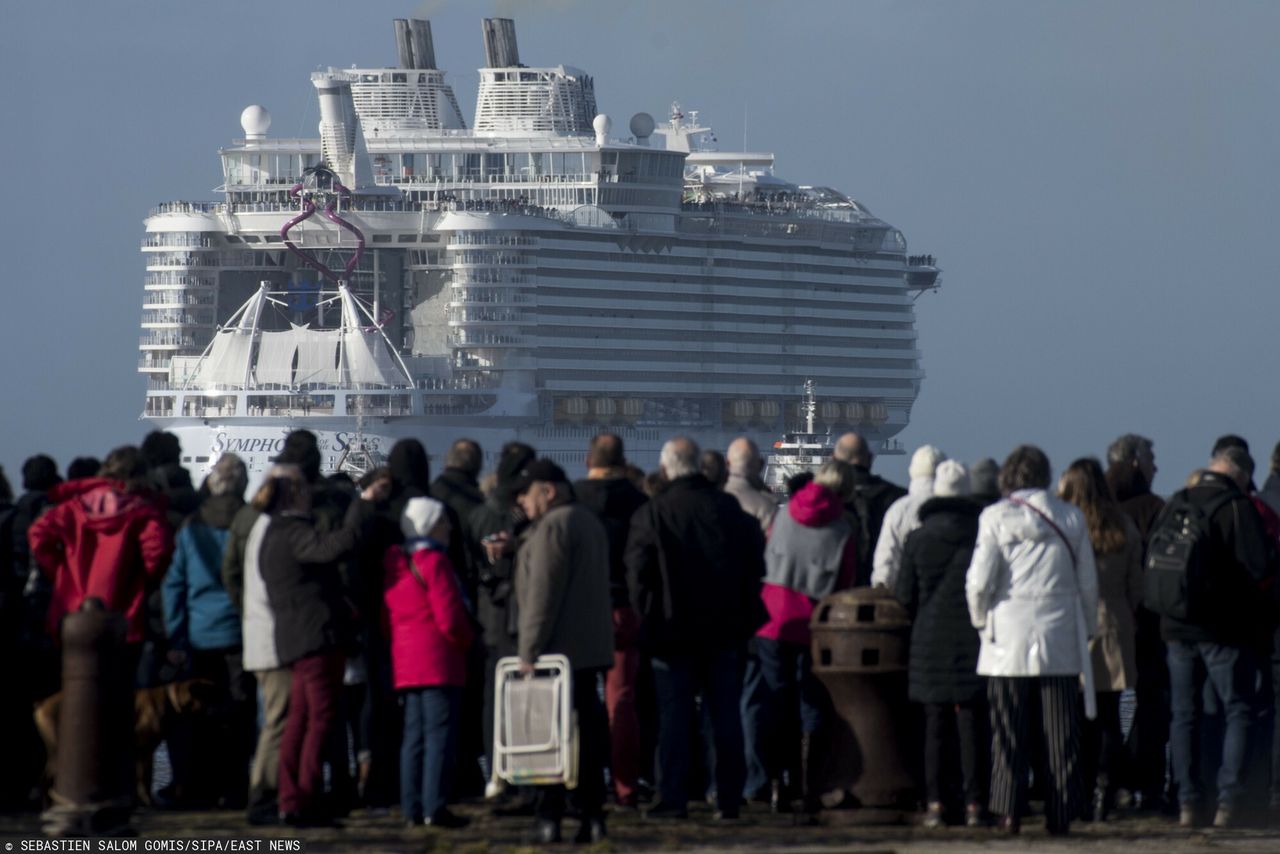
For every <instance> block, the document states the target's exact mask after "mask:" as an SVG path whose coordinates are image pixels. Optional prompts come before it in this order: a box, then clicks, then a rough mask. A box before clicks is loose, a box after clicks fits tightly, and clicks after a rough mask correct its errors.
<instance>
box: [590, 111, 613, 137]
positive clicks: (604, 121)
mask: <svg viewBox="0 0 1280 854" xmlns="http://www.w3.org/2000/svg"><path fill="white" fill-rule="evenodd" d="M591 127H593V128H595V131H596V145H604V142H605V138H606V137H607V136H609V129H610V128H611V127H613V119H611V118H609V117H608V116H606V115H605V114H604V113H601V114H600V115H598V116H596V117H595V120H594V121H592V122H591Z"/></svg>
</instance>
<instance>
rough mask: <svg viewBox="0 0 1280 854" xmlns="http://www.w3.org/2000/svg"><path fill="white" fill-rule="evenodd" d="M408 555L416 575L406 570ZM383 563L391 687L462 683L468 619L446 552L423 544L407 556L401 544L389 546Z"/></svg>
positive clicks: (467, 642)
mask: <svg viewBox="0 0 1280 854" xmlns="http://www.w3.org/2000/svg"><path fill="white" fill-rule="evenodd" d="M410 559H412V560H413V565H414V566H415V567H416V568H417V570H418V575H420V576H422V578H421V580H419V579H418V578H417V577H416V576H415V575H414V573H413V571H412V569H410V567H409V560H410ZM383 568H384V569H385V570H386V572H385V574H384V577H383V601H384V602H385V603H386V616H387V625H388V630H389V634H390V638H391V673H392V678H393V681H394V683H395V687H396V688H425V687H430V686H432V685H464V684H466V681H467V647H468V646H470V645H471V638H472V629H471V619H470V617H469V616H468V615H467V607H466V605H465V604H464V601H463V598H462V589H461V587H460V586H459V584H458V577H457V574H456V573H454V571H453V564H452V563H450V562H449V556H448V555H447V554H445V553H444V552H443V551H440V550H438V549H432V548H423V549H418V550H417V551H415V552H414V553H413V555H412V557H411V558H409V557H406V556H405V553H404V550H403V549H402V548H401V547H400V546H392V547H391V548H389V549H387V555H386V558H385V560H384V561H383Z"/></svg>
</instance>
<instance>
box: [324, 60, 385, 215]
mask: <svg viewBox="0 0 1280 854" xmlns="http://www.w3.org/2000/svg"><path fill="white" fill-rule="evenodd" d="M311 83H312V85H314V86H315V87H316V94H317V95H318V96H319V98H320V154H321V156H322V157H323V158H324V164H325V166H327V167H329V168H330V169H331V170H333V172H334V173H335V174H336V175H337V176H338V180H340V181H341V182H342V183H343V184H345V185H346V186H348V187H350V188H351V189H353V190H362V189H365V188H371V187H373V169H372V167H371V166H370V164H369V154H368V152H367V151H366V150H365V147H364V134H363V133H362V132H361V131H360V119H359V118H358V117H357V116H356V107H355V102H354V101H353V100H352V98H351V78H350V77H349V76H348V75H347V74H344V73H343V72H341V71H332V70H330V71H317V72H316V73H315V74H312V75H311Z"/></svg>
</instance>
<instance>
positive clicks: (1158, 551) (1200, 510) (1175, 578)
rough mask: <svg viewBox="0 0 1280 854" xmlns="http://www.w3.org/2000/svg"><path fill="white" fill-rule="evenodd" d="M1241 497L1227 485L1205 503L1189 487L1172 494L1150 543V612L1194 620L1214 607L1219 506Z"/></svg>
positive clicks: (1146, 582) (1146, 579)
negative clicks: (1212, 555)
mask: <svg viewBox="0 0 1280 854" xmlns="http://www.w3.org/2000/svg"><path fill="white" fill-rule="evenodd" d="M1237 497H1239V493H1236V492H1233V491H1231V490H1223V494H1221V495H1218V496H1215V497H1214V498H1213V499H1212V500H1211V501H1209V502H1208V503H1207V504H1203V505H1201V504H1197V503H1195V502H1193V501H1192V500H1191V497H1190V494H1189V493H1188V492H1187V490H1185V489H1184V490H1181V491H1180V492H1177V493H1176V494H1174V496H1173V497H1172V498H1170V499H1169V503H1168V504H1166V505H1165V508H1164V510H1163V511H1162V512H1161V513H1160V517H1159V518H1158V519H1157V520H1156V524H1155V528H1154V529H1153V530H1152V532H1151V541H1150V543H1149V544H1148V546H1147V571H1146V573H1145V575H1144V576H1143V582H1142V583H1143V597H1142V598H1143V604H1144V605H1146V607H1147V610H1148V611H1151V612H1152V613H1154V614H1158V615H1160V616H1161V617H1169V618H1171V619H1174V620H1179V621H1181V622H1187V623H1193V624H1194V623H1199V622H1202V621H1203V620H1204V619H1205V617H1206V616H1207V615H1208V614H1209V613H1210V612H1211V611H1212V605H1213V595H1214V590H1213V587H1214V585H1213V580H1212V577H1211V570H1210V567H1209V543H1210V540H1211V539H1212V537H1213V530H1212V528H1211V520H1212V519H1213V514H1215V513H1217V512H1218V509H1219V508H1221V507H1223V506H1224V505H1226V504H1227V503H1228V502H1230V501H1231V500H1232V499H1234V498H1237Z"/></svg>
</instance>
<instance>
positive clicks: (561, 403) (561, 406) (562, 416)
mask: <svg viewBox="0 0 1280 854" xmlns="http://www.w3.org/2000/svg"><path fill="white" fill-rule="evenodd" d="M590 411H591V406H590V404H589V403H588V402H587V399H586V398H585V397H562V398H560V399H559V400H557V401H556V417H557V419H558V420H561V421H569V422H572V423H574V424H580V423H582V422H583V421H585V420H586V418H587V414H588V413H589V412H590Z"/></svg>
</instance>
